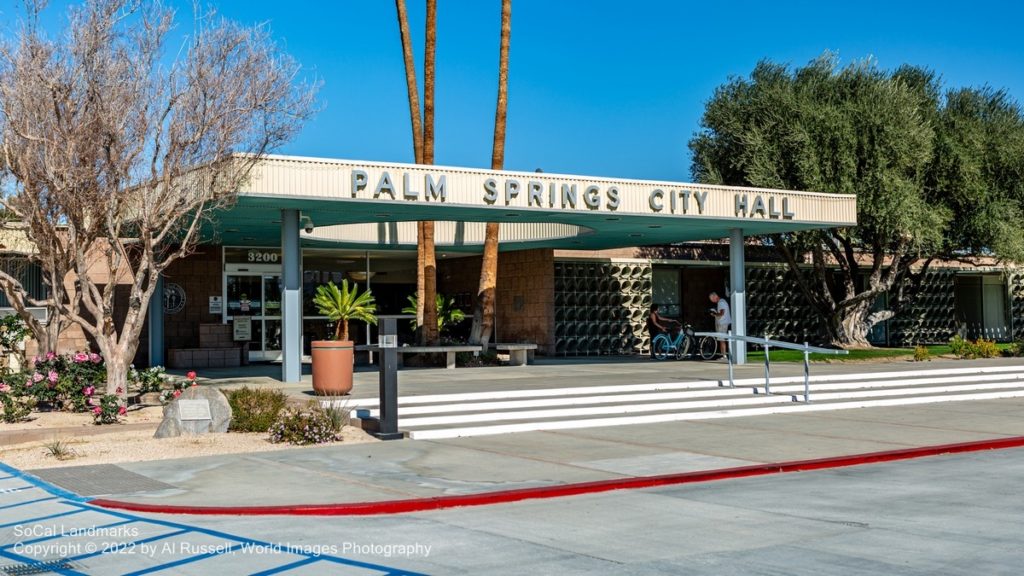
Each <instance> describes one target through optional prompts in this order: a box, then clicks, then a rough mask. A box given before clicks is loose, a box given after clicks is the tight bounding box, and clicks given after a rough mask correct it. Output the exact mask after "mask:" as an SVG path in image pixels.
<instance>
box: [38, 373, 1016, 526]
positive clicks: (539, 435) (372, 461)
mask: <svg viewBox="0 0 1024 576" xmlns="http://www.w3.org/2000/svg"><path fill="white" fill-rule="evenodd" d="M991 363H1001V364H1004V365H1014V364H1015V362H1013V361H1011V360H996V361H991ZM1017 363H1019V360H1018V361H1017ZM945 365H946V364H945V363H939V362H932V363H930V364H929V365H928V366H927V367H928V368H939V367H943V366H945ZM949 366H956V367H965V366H968V364H966V363H964V362H955V363H949ZM921 367H922V365H921V364H915V363H908V362H898V363H885V364H829V365H818V366H815V367H814V368H812V373H814V374H825V373H836V372H847V373H849V372H868V371H889V370H902V369H907V370H910V369H917V368H921ZM684 369H685V373H684V372H683V371H684ZM772 370H773V375H775V374H776V373H777V374H778V375H780V376H781V375H793V374H799V373H800V372H801V370H802V367H800V366H796V365H783V364H780V365H778V366H776V365H773V366H772ZM666 371H669V372H670V374H669V373H666ZM762 371H763V367H759V366H747V367H743V368H742V369H741V370H738V371H737V377H751V376H757V375H759V374H763V372H762ZM401 374H402V378H403V380H406V381H408V382H403V384H402V386H403V388H402V390H403V393H410V394H414V393H424V392H431V393H432V392H438V391H452V390H454V389H459V390H466V389H467V388H470V389H473V390H479V389H487V388H489V387H496V388H501V389H509V388H525V387H531V386H555V385H557V386H567V385H571V383H578V384H579V385H594V384H600V383H605V384H607V383H611V382H621V383H641V382H656V381H666V378H669V377H675V378H677V379H690V378H721V377H724V375H725V366H724V365H717V366H716V365H714V364H708V363H705V364H696V365H693V366H684V365H683V364H682V363H681V364H680V365H678V366H673V365H670V364H653V363H649V362H648V363H640V362H633V363H605V364H599V363H590V364H572V363H569V364H558V365H544V364H542V365H537V366H531V367H527V368H525V369H520V368H499V369H494V368H490V369H456V370H426V371H404V372H402V373H401ZM359 376H360V379H359V380H357V388H358V390H357V392H356V394H358V395H360V396H361V395H363V394H366V395H371V394H372V393H373V392H375V390H373V386H374V385H375V380H374V378H375V377H376V375H375V374H372V373H362V374H360V375H359ZM371 377H372V378H371ZM292 393H295V394H301V392H300V391H299V389H298V388H297V387H296V389H295V390H293V391H292ZM1016 436H1024V399H1000V400H982V401H963V402H945V403H940V404H925V405H918V406H896V407H884V408H861V409H850V410H841V411H834V412H815V413H805V414H780V415H768V416H753V417H744V418H727V419H718V420H706V421H683V422H669V423H661V424H649V425H626V426H614V427H606V428H590V429H579V430H567V431H555V432H527V433H520V434H507V435H497V436H481V437H473V438H458V439H452V440H418V441H414V440H400V441H393V442H380V443H370V444H359V445H351V446H344V445H332V446H325V447H319V448H311V449H305V450H290V451H281V452H264V453H261V454H253V455H245V454H240V455H226V456H210V457H204V458H189V459H179V460H163V461H152V462H138V463H131V464H121V465H119V466H117V467H109V466H108V467H107V468H105V470H104V473H103V474H97V475H94V476H93V478H92V480H94V481H95V482H94V484H93V486H92V494H84V495H87V496H89V495H93V496H102V497H103V498H105V499H109V500H119V501H124V502H134V503H145V504H153V505H172V506H217V507H223V506H239V507H245V506H275V505H305V504H310V505H312V504H344V503H362V502H380V501H389V500H405V499H415V498H435V497H442V496H451V495H466V494H482V493H489V492H495V491H505V490H515V489H522V488H532V487H543V486H564V485H567V484H572V483H580V482H599V481H609V480H617V479H619V480H621V479H629V478H635V477H639V476H652V475H661V474H676V473H685V472H694V471H705V470H717V469H724V468H734V467H740V466H748V465H753V464H765V463H776V462H784V461H794V460H807V459H817V458H828V457H838V456H849V455H854V454H862V453H869V452H880V451H891V450H898V449H906V448H916V447H926V446H935V445H944V444H954V443H963V442H975V441H983V440H997V439H1005V438H1011V437H1016ZM82 468H95V467H82ZM62 470H63V471H64V472H63V473H62V474H64V475H66V476H68V477H71V478H73V477H74V476H76V475H78V476H83V475H86V473H88V472H89V470H80V471H79V472H80V473H76V472H75V469H74V468H64V469H62ZM97 472H99V471H97ZM39 475H40V476H41V477H43V478H44V479H47V476H46V473H45V472H42V471H41V472H40V474H39ZM133 482H134V484H133ZM140 482H141V483H140ZM72 484H73V480H72ZM119 486H120V487H122V488H119ZM131 486H138V487H143V488H145V489H143V490H140V491H134V489H130V488H129V487H131ZM64 487H67V488H69V489H72V490H73V489H74V486H73V485H72V486H68V485H64Z"/></svg>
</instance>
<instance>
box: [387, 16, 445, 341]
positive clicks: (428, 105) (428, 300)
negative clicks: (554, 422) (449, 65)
mask: <svg viewBox="0 0 1024 576" xmlns="http://www.w3.org/2000/svg"><path fill="white" fill-rule="evenodd" d="M395 8H396V10H397V13H398V31H399V35H400V36H401V39H402V56H403V60H404V62H405V85H406V91H407V93H408V95H409V117H410V119H411V120H412V145H413V155H414V157H415V161H416V163H417V164H433V162H434V52H435V50H434V46H435V43H436V38H437V35H436V13H437V10H436V3H435V0H427V23H426V28H427V30H426V46H425V50H424V54H423V67H424V72H423V80H424V86H423V96H424V107H425V110H424V112H423V116H422V117H421V115H420V102H419V87H418V84H417V82H416V63H415V60H414V58H413V49H412V38H411V37H410V34H409V18H408V14H407V12H406V9H405V0H395ZM436 293H437V269H436V260H435V257H434V223H433V222H418V223H417V224H416V301H417V306H416V323H417V325H419V326H421V327H422V331H421V332H420V340H421V343H434V342H436V340H437V339H438V335H437V330H436V328H433V327H434V326H436V324H437V308H436V307H435V304H434V302H435V299H434V294H436Z"/></svg>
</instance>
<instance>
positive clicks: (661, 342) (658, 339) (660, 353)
mask: <svg viewBox="0 0 1024 576" xmlns="http://www.w3.org/2000/svg"><path fill="white" fill-rule="evenodd" d="M671 349H672V344H671V343H670V342H669V341H668V336H665V335H664V334H658V335H657V336H655V337H654V340H651V350H653V351H654V359H655V360H664V359H666V358H668V353H669V351H670V350H671Z"/></svg>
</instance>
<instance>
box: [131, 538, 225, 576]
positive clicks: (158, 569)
mask: <svg viewBox="0 0 1024 576" xmlns="http://www.w3.org/2000/svg"><path fill="white" fill-rule="evenodd" d="M243 546H244V545H243V544H235V545H234V546H229V547H225V548H222V549H219V550H216V551H212V552H207V553H205V554H196V555H195V556H188V557H185V558H182V559H180V560H175V561H174V562H168V563H166V564H160V565H159V566H152V567H150V568H145V569H143V570H137V571H135V572H128V573H127V574H124V576H142V575H143V574H153V573H154V572H163V571H164V570H170V569H171V568H177V567H178V566H182V565H185V564H191V563H193V562H199V561H200V560H206V559H207V558H213V557H215V556H220V555H222V554H228V553H231V552H234V551H236V550H241V549H242V547H243Z"/></svg>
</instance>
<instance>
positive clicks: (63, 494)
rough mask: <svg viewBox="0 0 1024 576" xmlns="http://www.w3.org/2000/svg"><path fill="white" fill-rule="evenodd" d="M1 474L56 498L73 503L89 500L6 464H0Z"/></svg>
mask: <svg viewBox="0 0 1024 576" xmlns="http://www.w3.org/2000/svg"><path fill="white" fill-rule="evenodd" d="M0 472H5V473H7V474H10V475H11V476H13V477H14V478H19V479H21V480H24V481H25V482H28V483H29V484H31V485H32V486H35V487H37V488H42V489H43V490H45V491H47V492H49V493H50V494H53V495H54V496H58V497H60V498H64V499H65V500H71V501H73V502H87V501H88V500H89V499H88V498H85V497H83V496H79V495H78V494H75V493H74V492H69V491H67V490H65V489H63V488H61V487H60V486H55V485H53V484H50V483H49V482H47V481H46V480H43V479H42V478H36V477H35V476H33V475H31V474H28V473H25V472H22V471H21V470H18V469H17V468H14V467H13V466H8V465H7V464H4V463H3V462H0Z"/></svg>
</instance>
